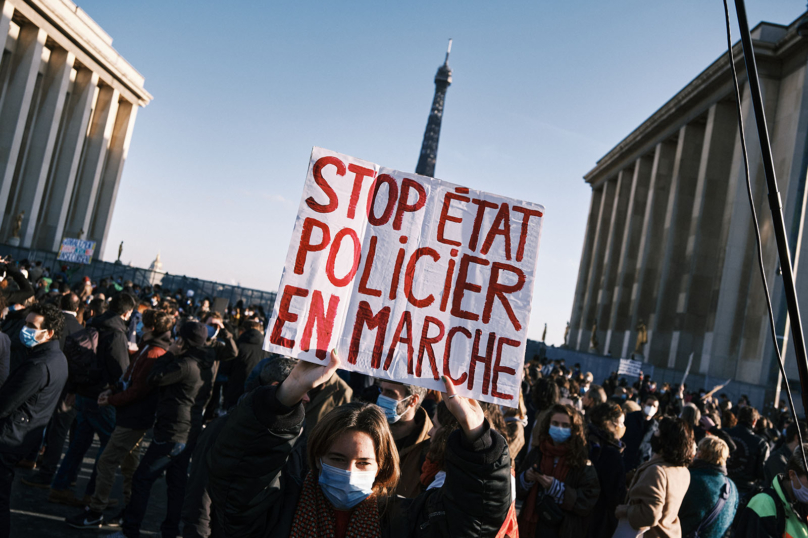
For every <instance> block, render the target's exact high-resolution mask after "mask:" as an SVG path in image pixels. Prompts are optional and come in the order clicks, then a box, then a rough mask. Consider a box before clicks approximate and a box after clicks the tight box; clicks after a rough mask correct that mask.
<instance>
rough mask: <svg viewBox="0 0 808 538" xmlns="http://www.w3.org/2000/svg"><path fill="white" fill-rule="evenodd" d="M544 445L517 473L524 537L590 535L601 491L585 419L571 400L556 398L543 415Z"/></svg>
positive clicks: (540, 441) (540, 435) (541, 436)
mask: <svg viewBox="0 0 808 538" xmlns="http://www.w3.org/2000/svg"><path fill="white" fill-rule="evenodd" d="M536 428H539V433H538V445H537V446H536V447H535V448H533V449H532V450H531V451H530V452H529V453H528V455H527V457H526V458H525V461H524V462H523V463H522V464H521V466H520V469H519V471H518V472H517V473H516V497H517V499H521V500H522V501H523V505H522V511H521V513H520V514H519V535H520V536H521V537H522V538H545V537H547V538H553V537H557V538H580V537H582V536H586V533H587V529H588V527H589V520H590V514H591V512H592V509H593V508H594V506H595V503H596V502H597V500H598V495H599V494H600V484H599V483H598V475H597V473H596V472H595V468H594V467H593V466H592V464H591V463H590V462H589V459H588V451H587V448H586V438H585V433H584V425H583V419H582V418H581V415H580V414H579V413H578V412H577V411H576V410H575V409H573V408H572V407H570V406H568V405H560V404H556V405H553V406H552V407H550V408H549V409H548V410H547V412H546V413H545V414H543V415H542V418H541V421H540V422H539V423H538V424H537V425H536Z"/></svg>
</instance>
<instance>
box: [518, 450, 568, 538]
mask: <svg viewBox="0 0 808 538" xmlns="http://www.w3.org/2000/svg"><path fill="white" fill-rule="evenodd" d="M568 448H569V447H568V446H567V444H566V443H564V444H561V445H555V444H553V442H552V441H550V440H549V439H544V440H543V441H542V442H541V443H539V451H540V452H541V461H540V462H539V471H541V474H543V475H546V476H552V477H553V478H555V479H556V480H559V481H561V482H563V481H564V480H565V479H566V478H567V473H569V470H570V468H569V466H567V451H568ZM556 458H558V461H556ZM517 480H518V478H517ZM538 501H539V483H538V482H536V483H535V484H533V487H532V488H530V493H528V495H527V499H525V503H524V504H523V505H522V511H521V512H520V513H519V532H520V533H521V534H522V536H531V537H532V536H535V535H536V526H537V525H538V523H539V514H538V512H536V505H537V503H538Z"/></svg>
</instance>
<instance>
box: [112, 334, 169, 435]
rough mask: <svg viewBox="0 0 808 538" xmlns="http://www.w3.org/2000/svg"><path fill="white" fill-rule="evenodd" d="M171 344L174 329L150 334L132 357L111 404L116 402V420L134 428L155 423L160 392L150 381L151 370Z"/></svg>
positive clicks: (123, 425)
mask: <svg viewBox="0 0 808 538" xmlns="http://www.w3.org/2000/svg"><path fill="white" fill-rule="evenodd" d="M170 345H171V333H170V332H166V333H164V334H158V335H154V334H149V335H147V336H146V338H144V339H143V342H142V343H141V345H140V351H139V352H138V354H137V355H135V356H134V357H133V359H132V362H131V363H130V364H129V367H128V368H127V369H126V372H125V373H124V374H123V377H122V378H121V380H120V382H118V383H116V385H115V389H114V390H115V392H114V393H113V394H112V395H110V397H109V404H110V405H114V406H115V424H116V425H117V426H121V427H124V428H130V429H133V430H148V429H149V428H151V427H152V425H153V424H154V414H155V413H156V412H157V401H158V395H157V391H156V390H155V389H154V387H152V386H150V385H149V383H148V381H147V380H148V378H149V374H150V373H151V370H152V367H154V364H155V363H156V362H157V359H159V358H160V357H162V356H163V355H165V353H166V350H167V349H168V346H170Z"/></svg>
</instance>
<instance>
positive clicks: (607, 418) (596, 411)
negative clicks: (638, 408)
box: [586, 401, 624, 443]
mask: <svg viewBox="0 0 808 538" xmlns="http://www.w3.org/2000/svg"><path fill="white" fill-rule="evenodd" d="M623 415H624V413H623V408H622V407H620V406H619V405H617V403H616V402H613V401H608V402H604V403H602V404H598V405H596V406H595V407H593V408H592V409H591V410H589V411H587V413H586V416H587V417H589V421H590V422H591V423H592V424H594V425H595V427H596V428H598V429H599V430H600V431H601V432H603V434H604V435H606V437H607V438H608V439H609V440H610V441H611V442H613V443H617V441H618V439H617V427H616V424H615V422H617V419H619V418H620V417H621V416H623Z"/></svg>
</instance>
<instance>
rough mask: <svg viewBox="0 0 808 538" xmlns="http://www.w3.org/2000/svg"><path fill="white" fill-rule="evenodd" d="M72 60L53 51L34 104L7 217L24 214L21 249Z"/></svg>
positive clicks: (35, 210)
mask: <svg viewBox="0 0 808 538" xmlns="http://www.w3.org/2000/svg"><path fill="white" fill-rule="evenodd" d="M75 58H76V57H75V56H74V55H73V54H72V53H70V52H67V51H66V50H64V49H54V50H53V51H52V52H51V55H50V59H49V60H48V67H47V71H46V72H45V75H44V77H43V79H42V81H41V83H40V91H39V99H38V102H37V103H36V105H35V106H36V107H37V112H36V117H35V118H36V119H35V121H34V123H33V125H32V126H31V128H30V129H31V130H30V133H29V135H28V149H27V155H26V156H25V162H24V165H23V168H22V171H21V173H20V177H19V179H18V182H19V186H18V187H17V193H16V199H15V200H14V204H13V206H12V207H13V209H12V210H11V212H10V215H17V214H19V212H20V211H25V218H24V220H23V223H22V231H21V235H20V237H21V244H22V246H23V247H30V246H31V242H32V240H33V237H34V229H35V224H36V222H37V218H38V215H39V208H40V206H41V202H42V194H43V192H44V190H45V184H46V182H47V178H48V170H49V167H50V163H51V157H52V156H53V147H54V144H55V142H56V134H57V132H58V130H59V123H60V121H61V119H62V110H63V109H64V103H65V97H66V95H67V87H68V85H69V84H70V71H71V70H72V69H73V61H74V60H75ZM6 228H7V229H8V228H9V227H8V226H6ZM8 237H10V235H9V234H7V235H6V239H8Z"/></svg>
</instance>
